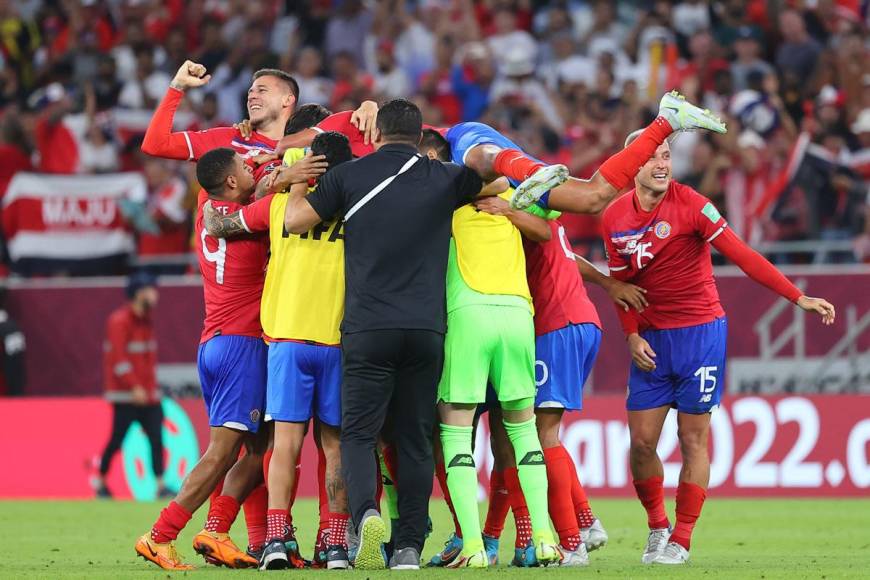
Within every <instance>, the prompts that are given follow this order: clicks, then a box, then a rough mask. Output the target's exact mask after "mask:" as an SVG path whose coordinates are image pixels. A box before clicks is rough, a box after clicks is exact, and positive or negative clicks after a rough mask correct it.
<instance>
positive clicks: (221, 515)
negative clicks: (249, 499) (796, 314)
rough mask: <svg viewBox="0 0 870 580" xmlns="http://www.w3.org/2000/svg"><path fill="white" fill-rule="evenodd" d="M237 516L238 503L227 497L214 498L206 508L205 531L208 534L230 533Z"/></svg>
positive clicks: (234, 499)
mask: <svg viewBox="0 0 870 580" xmlns="http://www.w3.org/2000/svg"><path fill="white" fill-rule="evenodd" d="M237 515H239V502H238V500H236V498H234V497H231V496H229V495H221V496H218V497H216V498H215V499H214V500H213V501H212V502H211V505H210V506H209V508H208V516H206V519H205V529H206V530H207V531H209V532H217V533H219V534H226V533H227V532H229V531H230V527H231V526H232V525H233V522H234V521H236V516H237Z"/></svg>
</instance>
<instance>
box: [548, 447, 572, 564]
mask: <svg viewBox="0 0 870 580" xmlns="http://www.w3.org/2000/svg"><path fill="white" fill-rule="evenodd" d="M544 461H545V463H546V465H547V482H548V487H547V501H548V504H549V508H550V519H552V520H553V525H554V527H555V528H556V533H558V534H559V543H560V544H561V545H562V547H564V548H565V549H567V550H569V551H571V552H573V551H574V550H576V549H577V546H579V545H580V526H579V524H578V521H577V512H575V511H574V501H573V497H572V495H571V487H572V485H571V472H572V471H574V472H575V473H576V470H575V469H574V462H573V461H571V456H570V455H568V452H567V451H566V450H565V448H564V447H562V446H561V445H559V446H558V447H550V448H548V449H544Z"/></svg>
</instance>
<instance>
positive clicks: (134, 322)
mask: <svg viewBox="0 0 870 580" xmlns="http://www.w3.org/2000/svg"><path fill="white" fill-rule="evenodd" d="M103 377H104V383H105V389H106V399H108V400H109V401H111V402H113V403H132V402H133V392H132V389H133V387H136V386H139V387H142V388H143V389H145V391H147V393H148V402H149V403H156V402H157V401H159V400H160V397H159V396H158V395H157V342H156V341H155V340H154V326H153V323H152V321H151V318H150V317H147V316H146V317H139V316H136V314H135V313H134V312H133V308H132V307H131V306H130V305H129V304H125V305H124V306H122V307H120V308H118V309H117V310H115V311H114V312H112V314H110V315H109V320H108V321H107V322H106V341H105V342H104V343H103Z"/></svg>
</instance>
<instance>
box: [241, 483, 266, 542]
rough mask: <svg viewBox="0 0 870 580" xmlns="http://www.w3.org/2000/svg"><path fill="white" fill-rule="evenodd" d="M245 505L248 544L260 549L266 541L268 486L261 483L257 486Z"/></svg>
mask: <svg viewBox="0 0 870 580" xmlns="http://www.w3.org/2000/svg"><path fill="white" fill-rule="evenodd" d="M243 505H244V508H245V523H246V524H247V526H248V546H250V547H251V548H253V549H255V550H259V549H260V548H261V547H263V544H265V543H266V509H267V507H268V505H269V494H268V492H267V491H266V486H265V485H264V484H262V483H261V484H260V485H258V486H257V487H255V488H254V491H252V492H251V493H250V494H249V495H248V498H247V499H246V500H245V503H244V504H243Z"/></svg>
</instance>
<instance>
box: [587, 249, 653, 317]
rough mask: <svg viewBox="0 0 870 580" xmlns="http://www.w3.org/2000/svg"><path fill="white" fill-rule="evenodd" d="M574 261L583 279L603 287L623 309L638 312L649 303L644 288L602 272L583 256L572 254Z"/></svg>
mask: <svg viewBox="0 0 870 580" xmlns="http://www.w3.org/2000/svg"><path fill="white" fill-rule="evenodd" d="M574 261H575V262H577V269H578V270H579V271H580V276H582V277H583V281H584V282H589V283H591V284H595V285H596V286H599V287H601V288H603V289H604V291H605V292H607V295H608V296H610V299H611V300H613V302H614V303H615V304H616V305H617V306H619V307H620V308H622V309H623V310H624V311H628V309H629V308H634V309H635V310H637V311H638V312H643V309H644V308H646V307H647V306H648V305H649V303H648V302H647V301H646V296H644V294H646V290H644V289H643V288H641V287H640V286H635V285H634V284H629V283H628V282H623V281H621V280H617V279H616V278H613V277H612V276H607V275H606V274H603V273H602V272H601V271H600V270H599V269H598V268H596V267H595V265H594V264H593V263H592V262H590V261H589V260H587V259H586V258H584V257H583V256H578V255H577V254H574Z"/></svg>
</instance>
